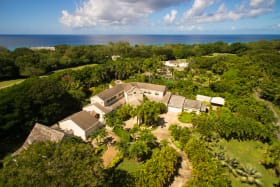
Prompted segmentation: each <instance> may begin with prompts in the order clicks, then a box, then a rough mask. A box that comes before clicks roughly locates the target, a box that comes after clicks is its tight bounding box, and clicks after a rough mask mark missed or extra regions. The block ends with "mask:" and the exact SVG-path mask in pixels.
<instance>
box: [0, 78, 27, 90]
mask: <svg viewBox="0 0 280 187" xmlns="http://www.w3.org/2000/svg"><path fill="white" fill-rule="evenodd" d="M24 80H25V79H15V80H8V81H1V82H0V89H3V88H6V87H9V86H13V85H15V84H19V83H21V82H22V81H24Z"/></svg>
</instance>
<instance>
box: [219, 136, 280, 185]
mask: <svg viewBox="0 0 280 187" xmlns="http://www.w3.org/2000/svg"><path fill="white" fill-rule="evenodd" d="M221 144H222V145H223V146H224V148H225V151H226V155H228V156H230V157H232V158H236V159H237V160H239V161H240V163H241V164H242V165H248V166H251V167H252V168H254V169H256V170H258V171H259V172H260V173H261V174H262V178H261V181H262V183H263V186H273V183H276V182H277V181H278V180H277V178H276V177H275V176H274V175H273V174H271V173H270V172H269V171H268V170H266V169H265V167H264V166H263V165H261V164H260V161H261V160H262V158H263V154H264V150H265V148H266V146H267V145H266V144H263V143H261V142H258V141H237V140H231V141H226V140H222V141H221ZM231 179H232V186H233V187H249V186H250V185H247V184H244V183H241V182H240V181H239V179H237V178H234V177H233V176H231Z"/></svg>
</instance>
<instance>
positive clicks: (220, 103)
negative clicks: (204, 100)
mask: <svg viewBox="0 0 280 187" xmlns="http://www.w3.org/2000/svg"><path fill="white" fill-rule="evenodd" d="M211 104H212V105H217V106H223V105H224V104H225V99H224V98H222V97H212V99H211Z"/></svg>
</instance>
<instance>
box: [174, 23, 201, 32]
mask: <svg viewBox="0 0 280 187" xmlns="http://www.w3.org/2000/svg"><path fill="white" fill-rule="evenodd" d="M178 29H179V31H181V32H186V31H187V32H190V31H202V30H203V27H202V26H198V25H190V26H186V25H180V26H179V27H178Z"/></svg>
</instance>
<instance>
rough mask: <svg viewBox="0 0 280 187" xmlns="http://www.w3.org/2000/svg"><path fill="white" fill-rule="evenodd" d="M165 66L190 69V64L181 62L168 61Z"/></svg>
mask: <svg viewBox="0 0 280 187" xmlns="http://www.w3.org/2000/svg"><path fill="white" fill-rule="evenodd" d="M164 65H165V66H168V67H178V68H186V67H188V65H189V63H187V62H182V61H180V60H168V61H165V63H164Z"/></svg>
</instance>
